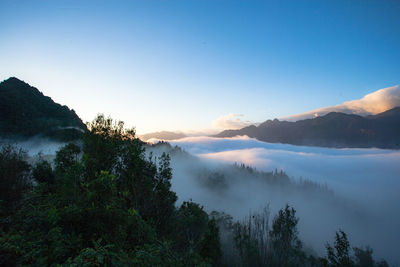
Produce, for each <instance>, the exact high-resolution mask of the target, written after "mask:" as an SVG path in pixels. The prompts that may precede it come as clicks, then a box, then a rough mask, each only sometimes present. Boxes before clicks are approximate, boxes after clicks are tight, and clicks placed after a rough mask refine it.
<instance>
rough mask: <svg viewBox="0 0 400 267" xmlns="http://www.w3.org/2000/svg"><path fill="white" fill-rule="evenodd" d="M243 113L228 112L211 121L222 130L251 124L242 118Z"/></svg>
mask: <svg viewBox="0 0 400 267" xmlns="http://www.w3.org/2000/svg"><path fill="white" fill-rule="evenodd" d="M243 117H244V115H243V114H234V113H231V114H228V115H225V116H222V117H219V118H218V119H216V120H215V121H214V122H213V125H214V126H215V127H216V128H219V129H224V130H237V129H241V128H243V127H246V126H249V125H251V124H253V123H252V122H251V121H248V120H243Z"/></svg>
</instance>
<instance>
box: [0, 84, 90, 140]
mask: <svg viewBox="0 0 400 267" xmlns="http://www.w3.org/2000/svg"><path fill="white" fill-rule="evenodd" d="M85 129H86V126H85V124H84V123H83V122H82V120H81V119H80V118H79V117H78V116H77V115H76V113H75V111H74V110H70V109H69V108H68V107H67V106H62V105H60V104H57V103H55V102H54V101H53V100H52V99H51V98H50V97H48V96H45V95H43V93H41V92H40V91H39V90H38V89H36V88H35V87H32V86H30V85H29V84H27V83H25V82H23V81H21V80H19V79H17V78H14V77H12V78H9V79H7V80H4V81H3V82H1V83H0V137H2V138H11V139H20V138H28V137H33V136H41V137H46V138H49V139H51V140H57V141H71V140H74V139H77V138H79V136H80V135H81V133H82V132H83V131H84V130H85Z"/></svg>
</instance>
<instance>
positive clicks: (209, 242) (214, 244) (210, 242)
mask: <svg viewBox="0 0 400 267" xmlns="http://www.w3.org/2000/svg"><path fill="white" fill-rule="evenodd" d="M199 254H200V256H201V257H202V258H203V259H206V260H207V261H209V262H210V263H214V264H215V265H217V266H218V265H220V263H221V257H222V250H221V242H220V240H219V228H218V226H217V224H216V222H215V220H214V219H211V220H209V221H208V229H207V231H206V232H205V233H204V235H203V238H202V239H201V240H200V243H199Z"/></svg>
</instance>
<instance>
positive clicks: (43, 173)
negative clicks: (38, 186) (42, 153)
mask: <svg viewBox="0 0 400 267" xmlns="http://www.w3.org/2000/svg"><path fill="white" fill-rule="evenodd" d="M32 177H33V179H35V181H36V182H38V183H48V184H53V183H54V177H55V176H54V172H53V169H52V167H51V164H50V163H49V162H48V161H46V160H44V159H42V158H41V157H40V158H39V161H38V162H36V164H35V166H34V167H33V169H32Z"/></svg>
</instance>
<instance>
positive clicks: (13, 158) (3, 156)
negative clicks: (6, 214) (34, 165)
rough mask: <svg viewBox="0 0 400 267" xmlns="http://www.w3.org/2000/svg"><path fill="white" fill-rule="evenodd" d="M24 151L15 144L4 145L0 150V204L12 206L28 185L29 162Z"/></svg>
mask: <svg viewBox="0 0 400 267" xmlns="http://www.w3.org/2000/svg"><path fill="white" fill-rule="evenodd" d="M24 158H25V152H24V151H22V150H21V149H18V148H17V147H15V146H11V145H5V146H2V147H1V150H0V205H2V206H3V207H4V209H9V208H12V206H13V205H14V204H15V203H16V202H18V201H19V200H20V199H21V197H22V191H23V190H24V188H25V187H26V186H27V185H28V175H29V171H30V166H29V164H28V163H27V162H26V161H25V160H24ZM1 210H2V209H1Z"/></svg>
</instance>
